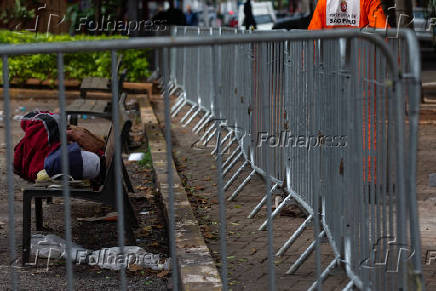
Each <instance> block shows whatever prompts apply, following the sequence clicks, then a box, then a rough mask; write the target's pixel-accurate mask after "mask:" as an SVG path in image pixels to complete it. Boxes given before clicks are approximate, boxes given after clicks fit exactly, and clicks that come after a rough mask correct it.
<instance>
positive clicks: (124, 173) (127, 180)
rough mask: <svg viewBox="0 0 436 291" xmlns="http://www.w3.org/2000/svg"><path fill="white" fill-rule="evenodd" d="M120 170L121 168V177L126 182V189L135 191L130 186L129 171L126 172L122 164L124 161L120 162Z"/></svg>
mask: <svg viewBox="0 0 436 291" xmlns="http://www.w3.org/2000/svg"><path fill="white" fill-rule="evenodd" d="M121 168H122V170H123V177H124V182H125V183H126V186H127V191H129V192H131V193H135V190H134V189H133V186H132V182H131V181H130V178H129V173H128V172H127V169H126V166H125V165H124V163H122V167H121Z"/></svg>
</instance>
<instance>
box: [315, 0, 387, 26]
mask: <svg viewBox="0 0 436 291" xmlns="http://www.w3.org/2000/svg"><path fill="white" fill-rule="evenodd" d="M367 26H369V27H372V28H386V27H387V26H388V25H387V22H386V16H385V14H384V12H383V8H382V6H381V3H380V0H360V3H357V1H356V0H319V1H318V4H317V5H316V9H315V12H314V13H313V16H312V20H311V21H310V24H309V27H308V29H309V30H317V29H331V28H346V27H348V28H364V27H367Z"/></svg>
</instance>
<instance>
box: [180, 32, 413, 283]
mask: <svg viewBox="0 0 436 291" xmlns="http://www.w3.org/2000/svg"><path fill="white" fill-rule="evenodd" d="M210 32H211V34H213V33H217V34H220V32H219V31H216V32H214V31H213V30H210ZM240 33H241V32H239V34H240ZM253 34H257V33H253ZM384 37H385V39H386V42H387V44H388V46H389V47H390V49H391V51H390V52H391V53H392V55H390V56H389V57H392V58H391V60H395V62H396V63H395V66H397V65H398V66H399V67H400V68H401V73H402V76H401V78H400V79H399V80H397V79H396V72H395V71H392V68H389V62H390V58H389V57H388V56H387V55H386V53H385V52H384V51H383V50H381V49H380V47H378V46H377V45H374V44H373V43H371V42H368V41H367V40H363V39H346V38H341V37H338V38H335V39H324V40H315V41H314V40H301V41H299V40H295V41H294V40H293V41H284V42H279V41H274V42H265V43H256V44H241V45H233V47H232V46H224V47H222V48H221V47H220V48H218V50H219V51H218V54H219V53H220V52H221V53H222V52H224V54H225V55H226V58H224V59H222V58H220V57H217V58H218V59H220V62H221V64H220V65H216V66H215V67H214V68H216V69H217V71H218V74H220V73H222V79H221V81H220V82H218V84H219V86H220V90H222V94H218V96H219V97H220V100H217V103H216V107H210V108H208V109H206V110H205V113H204V114H205V116H209V115H212V116H216V117H217V118H219V119H220V120H221V121H222V122H223V125H224V127H226V128H227V130H228V133H227V135H232V134H235V135H236V137H235V138H236V140H237V141H238V145H237V147H236V149H235V150H234V151H232V152H231V153H229V155H228V159H227V161H226V162H225V163H224V165H227V166H228V167H227V168H224V175H225V174H226V172H227V171H228V170H229V167H232V166H234V165H235V162H236V161H237V159H240V158H243V159H244V160H245V162H243V163H242V165H241V166H240V168H239V169H238V170H237V171H236V173H235V174H234V175H233V176H232V177H231V178H229V181H228V182H227V183H226V186H225V187H224V190H226V189H227V187H228V185H229V183H231V182H232V181H233V180H234V179H235V177H236V176H237V175H239V174H240V173H241V171H240V170H241V169H242V168H244V167H247V166H250V167H251V168H252V169H253V170H252V172H250V174H249V176H247V177H245V179H244V180H243V182H242V183H241V184H240V185H239V187H237V189H236V190H235V191H234V192H233V193H232V194H231V195H229V200H233V199H235V198H236V197H237V195H238V193H239V192H240V191H241V190H242V188H243V187H244V185H246V184H247V183H248V182H249V180H250V178H251V177H252V176H253V175H254V174H255V173H256V172H257V173H259V174H261V175H262V176H264V177H265V178H266V179H267V184H268V180H269V182H270V183H271V181H272V184H269V187H268V188H269V193H267V194H266V195H265V196H264V197H259V199H261V201H260V202H259V204H258V205H257V206H256V208H255V209H253V211H252V213H251V214H250V217H253V216H254V215H255V214H256V213H257V212H258V211H259V210H260V209H261V206H262V205H264V204H265V202H266V200H267V196H268V194H270V192H271V191H272V190H274V189H275V188H276V187H277V186H285V189H286V190H287V193H288V194H289V196H287V197H286V198H285V199H284V201H283V202H282V203H281V204H280V205H279V207H278V208H277V209H276V210H275V211H274V212H273V213H272V218H273V217H275V216H276V215H277V214H278V213H279V212H280V210H281V209H282V208H283V207H284V206H285V205H286V204H287V203H288V202H289V201H290V200H291V199H295V200H296V201H297V202H299V204H300V205H301V206H302V207H303V208H305V209H306V210H307V212H308V217H307V219H306V221H304V223H303V224H302V225H301V227H300V228H299V229H298V230H297V231H296V232H295V233H293V234H292V236H291V237H290V238H289V240H288V241H286V243H285V244H284V245H283V246H282V248H280V250H278V252H277V255H279V256H280V255H283V253H284V252H286V250H287V249H288V248H289V247H290V246H291V245H292V243H293V242H294V241H295V240H296V239H297V237H298V236H299V235H300V234H301V233H302V231H303V230H304V228H305V227H306V226H307V225H308V224H309V223H310V222H313V223H314V226H315V229H318V230H317V233H319V235H316V236H315V238H314V242H313V243H312V244H311V245H310V246H309V248H308V249H307V250H306V251H305V252H304V253H303V254H302V255H301V256H300V258H299V259H298V260H297V261H296V262H295V263H294V264H293V265H292V266H291V267H290V269H289V271H288V273H293V272H295V271H296V270H297V269H298V267H299V266H300V265H301V264H302V263H303V262H304V260H305V259H306V258H307V257H308V255H309V254H310V253H311V252H312V251H313V250H315V249H317V247H316V246H317V244H318V242H319V239H320V238H321V237H322V236H326V237H327V238H328V239H329V242H330V244H331V246H332V249H333V251H334V253H335V256H336V258H335V259H334V260H333V261H332V262H331V263H330V264H329V265H328V267H327V268H326V269H325V270H324V271H323V273H322V274H321V273H319V275H320V279H319V280H320V281H322V280H324V279H325V278H326V277H327V275H328V273H329V272H330V271H331V269H333V268H334V267H335V266H336V265H338V264H343V265H344V266H345V269H346V270H347V273H348V275H349V277H350V279H351V281H350V284H349V287H351V286H352V285H355V286H357V287H358V288H361V289H367V288H370V289H376V290H378V289H386V288H388V287H389V288H400V286H401V287H402V288H407V284H409V285H410V283H407V282H410V281H413V282H418V281H419V280H420V279H416V278H415V276H417V277H418V278H419V276H420V262H419V258H420V247H419V231H418V226H417V223H418V222H417V221H418V220H417V214H416V191H415V189H414V187H415V185H414V184H415V182H414V181H415V179H414V176H415V173H414V171H415V167H416V165H415V164H416V161H415V159H416V158H415V157H414V155H415V153H416V148H415V147H416V128H417V123H416V118H417V110H418V109H417V102H418V101H417V100H419V99H418V98H419V80H420V73H419V69H416V66H418V67H419V60H418V56H419V54H418V53H417V49H416V43H414V41H411V36H410V33H409V32H401V33H399V34H398V32H388V33H386V32H385V35H384ZM203 49H204V50H206V48H203ZM207 61H208V57H207V56H206V58H205V59H203V60H201V61H200V62H201V63H203V64H205V65H206V64H207ZM411 64H412V65H411ZM414 67H415V68H414ZM194 73H195V72H194ZM193 77H194V78H195V74H194V76H193ZM201 77H202V78H201V80H200V81H199V83H200V84H207V83H208V80H211V79H212V78H213V76H212V74H209V75H207V74H204V72H203V74H202V75H201ZM176 81H178V80H176ZM404 89H405V90H404ZM403 90H404V91H403ZM400 92H401V93H400ZM204 97H206V98H207V95H203V96H199V98H202V102H204V101H203V100H204ZM187 98H189V96H187ZM407 100H408V102H410V103H411V105H412V104H413V110H411V111H410V112H409V113H410V115H409V116H408V118H409V119H410V120H411V121H412V120H414V122H410V123H409V124H410V126H409V128H410V129H409V132H408V133H407V131H404V129H406V128H407V123H406V122H405V115H404V112H403V110H402V108H403V107H402V106H403V105H402V104H405V103H404V102H405V101H407ZM179 108H180V107H179ZM189 114H190V112H189V111H188V114H187V115H188V116H189ZM247 120H249V121H248V122H247ZM181 121H182V122H183V119H182V120H181ZM202 126H203V127H205V128H207V126H208V124H207V122H206V123H203V124H202ZM213 127H214V125H213V123H211V124H210V127H209V129H208V130H206V133H205V134H204V135H203V136H202V138H201V140H205V143H207V141H208V140H210V138H211V135H210V134H211V131H210V129H211V128H213ZM194 129H195V130H196V131H197V132H198V131H199V130H198V126H196V127H195V128H194ZM235 131H238V134H236V132H235ZM406 133H407V134H408V136H405V134H406ZM213 134H214V132H212V135H213ZM227 135H226V137H227ZM399 144H404V145H408V144H410V146H409V149H408V151H405V149H404V148H403V149H399V148H398V147H399ZM222 145H224V143H222ZM216 151H217V150H216V148H215V150H214V151H213V153H216ZM238 151H239V154H238ZM411 151H412V152H411ZM405 153H407V154H405ZM400 157H402V158H400ZM401 159H402V161H401V162H399V161H400V160H401ZM403 161H404V162H406V163H407V164H409V165H412V164H413V165H412V168H410V172H405V171H403V169H407V167H406V168H404V164H403V165H401V163H403ZM227 162H228V163H227ZM400 177H402V178H400ZM405 177H407V183H406V179H405ZM409 177H410V179H409ZM406 187H407V190H406ZM406 200H407V201H406ZM318 215H320V217H318ZM267 222H268V221H265V223H264V224H263V225H262V226H261V227H260V229H265V228H266V226H267ZM408 225H409V226H410V228H409V229H407V226H408ZM321 229H322V230H321ZM407 248H408V251H409V252H413V253H416V254H417V255H416V256H415V257H414V258H413V262H412V261H408V262H406V259H405V258H404V254H403V255H402V257H400V258H397V259H398V262H399V264H398V265H397V266H395V264H394V265H390V266H385V268H382V267H379V266H380V265H382V263H383V262H384V261H383V258H385V257H386V256H388V255H392V253H393V252H395V251H398V249H403V250H404V249H407ZM399 254H400V255H401V251H399ZM317 257H318V258H319V253H318V254H317ZM377 262H378V263H377ZM380 262H382V263H380ZM318 263H319V261H318ZM385 263H386V262H385ZM411 266H413V267H411ZM396 267H398V268H399V270H398V271H399V272H398V273H396V272H386V268H387V269H389V268H396ZM410 269H413V270H414V271H413V272H410V271H409V270H410ZM398 274H399V275H398ZM400 278H401V279H402V280H403V281H401V280H399V279H400ZM418 285H419V284H418ZM315 286H316V285H315V284H314V285H313V286H312V287H315ZM405 286H406V287H405ZM409 287H410V286H409ZM419 287H422V286H419Z"/></svg>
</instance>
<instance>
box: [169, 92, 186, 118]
mask: <svg viewBox="0 0 436 291" xmlns="http://www.w3.org/2000/svg"><path fill="white" fill-rule="evenodd" d="M183 100H184V99H183V98H182V96H179V97H177V100H176V102H175V103H174V105H173V106H172V107H171V111H170V113H171V114H173V113H174V111H175V110H176V109H177V108H178V107H179V106H180V104H182V102H183Z"/></svg>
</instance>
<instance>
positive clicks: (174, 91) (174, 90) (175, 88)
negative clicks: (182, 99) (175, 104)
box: [169, 86, 178, 96]
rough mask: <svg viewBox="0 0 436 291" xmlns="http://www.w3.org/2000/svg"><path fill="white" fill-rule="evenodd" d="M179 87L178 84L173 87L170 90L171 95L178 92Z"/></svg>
mask: <svg viewBox="0 0 436 291" xmlns="http://www.w3.org/2000/svg"><path fill="white" fill-rule="evenodd" d="M177 89H178V87H177V86H174V87H172V89H171V90H170V91H169V92H170V96H171V95H174V93H176V91H177Z"/></svg>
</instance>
